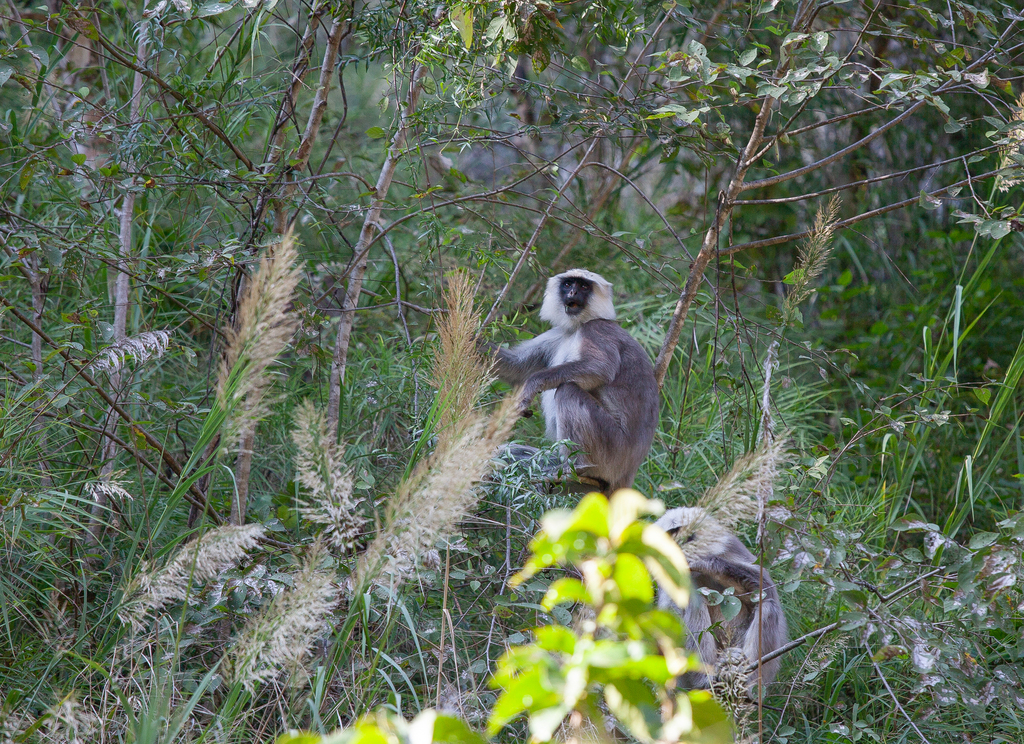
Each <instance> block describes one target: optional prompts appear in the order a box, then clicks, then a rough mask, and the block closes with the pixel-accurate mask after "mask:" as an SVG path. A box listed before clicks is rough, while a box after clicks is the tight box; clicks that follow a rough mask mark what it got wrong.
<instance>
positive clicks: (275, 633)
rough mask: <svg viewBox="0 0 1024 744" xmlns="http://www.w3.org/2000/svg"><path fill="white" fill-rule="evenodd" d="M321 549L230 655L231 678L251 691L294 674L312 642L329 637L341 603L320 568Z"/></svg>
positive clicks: (240, 637) (330, 576) (249, 627)
mask: <svg viewBox="0 0 1024 744" xmlns="http://www.w3.org/2000/svg"><path fill="white" fill-rule="evenodd" d="M323 557H324V550H323V547H322V545H321V544H319V543H318V544H316V545H314V547H313V549H312V550H311V551H310V554H309V556H308V557H307V558H306V560H305V562H304V563H303V567H302V570H301V571H300V572H299V573H298V575H297V576H296V577H295V584H294V586H293V587H292V588H291V589H288V590H286V591H283V592H281V593H280V594H278V595H277V596H275V597H274V599H273V600H271V602H270V604H269V605H268V606H267V608H266V610H265V611H264V612H261V613H260V614H259V615H257V616H255V617H253V618H252V619H251V620H250V621H249V623H248V624H247V625H246V626H245V628H244V629H243V630H242V632H241V633H240V634H239V635H238V637H237V639H236V641H235V644H234V645H233V647H232V648H231V649H230V650H229V652H228V673H229V676H230V677H231V678H232V679H233V680H234V681H236V682H240V683H241V684H242V685H243V686H244V687H245V688H246V689H247V690H250V691H252V690H253V689H255V687H256V685H258V684H260V683H265V682H269V681H271V680H273V679H276V678H277V677H278V676H279V675H280V674H281V673H282V672H289V673H290V674H293V673H294V672H296V671H297V670H298V669H299V668H300V667H301V665H302V663H303V661H305V659H306V658H307V657H308V655H309V652H310V648H311V647H312V645H313V642H314V641H315V640H316V639H317V638H318V637H319V636H321V635H323V634H324V633H327V632H329V630H330V628H329V625H328V620H329V618H330V616H331V612H332V611H333V610H334V608H335V607H336V606H337V604H338V590H337V587H336V586H335V584H334V578H335V577H334V574H333V573H332V572H330V571H327V570H323V569H321V568H320V563H321V562H322V559H323Z"/></svg>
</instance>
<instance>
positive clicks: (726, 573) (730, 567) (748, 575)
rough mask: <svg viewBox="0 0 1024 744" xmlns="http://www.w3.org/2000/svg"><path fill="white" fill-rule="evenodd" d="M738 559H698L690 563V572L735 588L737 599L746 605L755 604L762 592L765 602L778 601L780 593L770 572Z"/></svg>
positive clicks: (714, 556)
mask: <svg viewBox="0 0 1024 744" xmlns="http://www.w3.org/2000/svg"><path fill="white" fill-rule="evenodd" d="M737 558H738V559H737V560H730V559H729V556H727V557H722V556H718V555H713V556H707V557H701V558H697V559H694V560H692V561H690V571H691V572H692V573H695V574H703V575H704V576H707V577H708V578H709V579H711V580H712V581H714V582H715V583H717V584H720V585H721V586H723V587H730V586H732V587H735V588H736V590H737V591H736V597H737V599H739V600H740V601H742V602H743V603H744V604H747V605H752V604H755V603H754V602H753V601H752V600H753V599H754V598H755V597H756V596H757V595H758V593H759V592H762V591H763V596H764V599H765V600H767V599H774V600H776V601H778V592H777V591H776V589H775V584H774V582H772V578H771V576H770V575H769V574H768V571H767V570H765V571H763V572H762V571H761V567H760V566H759V565H757V564H756V563H750V562H748V561H745V560H742V559H741V558H739V557H738V556H737ZM762 582H763V583H762Z"/></svg>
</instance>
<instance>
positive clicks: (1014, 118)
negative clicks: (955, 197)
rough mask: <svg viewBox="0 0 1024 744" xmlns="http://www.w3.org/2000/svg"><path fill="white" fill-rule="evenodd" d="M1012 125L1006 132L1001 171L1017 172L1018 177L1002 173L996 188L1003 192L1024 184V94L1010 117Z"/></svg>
mask: <svg viewBox="0 0 1024 744" xmlns="http://www.w3.org/2000/svg"><path fill="white" fill-rule="evenodd" d="M1010 125H1011V126H1010V128H1009V129H1008V130H1007V131H1006V144H1005V145H1004V146H1003V147H1002V158H1000V160H999V170H1004V169H1007V170H1011V171H1016V173H1017V175H1013V176H1010V175H1005V174H1002V173H1000V174H999V175H998V176H996V188H997V189H999V191H1002V192H1006V191H1009V190H1010V189H1011V188H1013V187H1014V186H1017V185H1019V184H1022V183H1024V175H1021V171H1022V170H1024V164H1022V163H1021V157H1022V156H1024V93H1021V94H1020V97H1019V98H1018V99H1017V103H1016V105H1015V106H1014V111H1013V113H1012V114H1011V115H1010Z"/></svg>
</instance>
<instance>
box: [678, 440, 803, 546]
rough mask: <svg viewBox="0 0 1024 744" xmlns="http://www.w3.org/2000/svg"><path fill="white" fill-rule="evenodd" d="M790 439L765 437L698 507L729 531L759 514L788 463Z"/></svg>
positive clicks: (737, 463)
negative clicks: (761, 505)
mask: <svg viewBox="0 0 1024 744" xmlns="http://www.w3.org/2000/svg"><path fill="white" fill-rule="evenodd" d="M788 442H789V440H788V439H787V438H786V437H776V438H774V439H772V438H767V437H766V438H765V439H763V440H761V443H760V444H759V445H758V447H757V449H755V450H753V451H752V452H748V453H746V454H744V455H742V456H741V457H739V458H737V459H736V461H735V462H734V463H733V465H732V467H731V468H730V469H729V470H728V471H727V472H726V473H725V474H724V475H723V476H722V477H721V478H719V480H718V482H717V483H716V484H715V485H714V486H712V487H711V488H709V489H708V490H707V491H706V492H705V493H704V495H703V496H701V498H700V499H699V500H698V502H697V505H698V506H700V507H702V508H703V509H705V510H706V511H707V512H708V514H709V515H710V516H712V517H714V518H715V519H716V520H718V521H719V522H720V523H721V524H722V525H724V526H725V527H726V528H732V527H733V526H735V525H736V524H737V523H738V522H741V521H743V520H745V519H753V518H755V517H756V516H757V515H758V502H759V498H760V499H761V500H763V499H764V498H765V494H766V493H769V494H770V493H771V492H772V491H773V490H774V481H775V479H776V477H777V475H778V472H779V469H780V467H781V466H782V464H783V463H785V462H786V459H787V454H786V447H787V446H788Z"/></svg>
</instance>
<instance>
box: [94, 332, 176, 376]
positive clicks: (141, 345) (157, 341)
mask: <svg viewBox="0 0 1024 744" xmlns="http://www.w3.org/2000/svg"><path fill="white" fill-rule="evenodd" d="M170 343H171V332H170V331H145V332H143V333H140V334H138V335H137V336H129V337H128V338H126V339H124V340H123V341H118V342H117V343H115V344H111V345H110V346H108V347H107V348H105V349H104V350H103V351H101V352H100V353H99V354H97V355H96V358H95V359H93V360H92V362H91V367H92V371H93V372H107V373H108V374H114V373H116V372H120V371H121V370H122V369H124V366H125V365H126V364H127V363H128V360H129V359H131V360H134V361H135V363H136V364H144V363H145V362H147V361H149V360H150V359H157V358H159V357H162V356H163V355H164V352H165V351H167V346H168V345H169V344H170Z"/></svg>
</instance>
